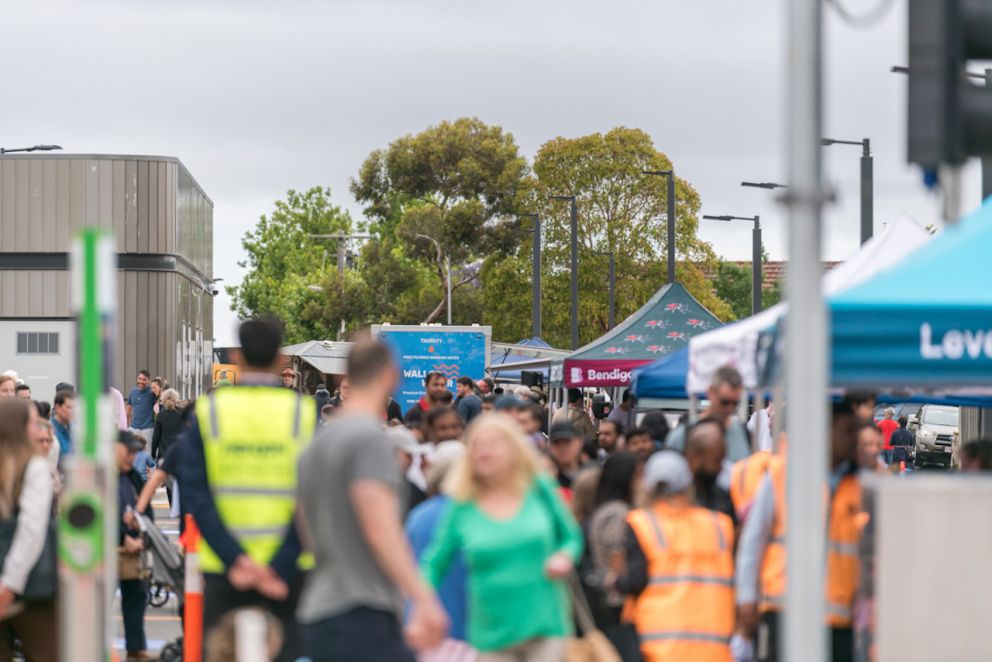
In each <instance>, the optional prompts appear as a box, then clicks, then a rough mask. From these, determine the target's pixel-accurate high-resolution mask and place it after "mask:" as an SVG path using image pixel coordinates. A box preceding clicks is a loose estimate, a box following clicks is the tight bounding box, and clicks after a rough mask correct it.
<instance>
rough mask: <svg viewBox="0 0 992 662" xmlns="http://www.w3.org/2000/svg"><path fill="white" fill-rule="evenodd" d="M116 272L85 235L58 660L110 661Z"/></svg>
mask: <svg viewBox="0 0 992 662" xmlns="http://www.w3.org/2000/svg"><path fill="white" fill-rule="evenodd" d="M115 267H116V258H115V256H114V251H113V242H112V240H111V237H110V235H108V234H105V233H103V232H101V231H100V230H97V229H92V228H88V229H84V230H83V231H82V232H81V233H80V236H79V238H78V239H77V240H76V241H75V243H74V245H73V250H72V253H71V269H72V274H71V277H72V305H73V311H74V312H75V315H76V341H77V344H76V351H77V368H78V373H77V375H76V383H77V384H78V385H79V393H78V394H77V403H78V404H77V408H76V419H75V420H74V421H73V422H72V433H73V434H72V441H73V448H74V451H75V452H74V453H72V454H70V455H68V456H66V458H65V462H64V466H65V471H66V491H65V494H64V496H63V499H62V509H61V513H60V518H59V559H60V581H61V589H62V593H61V597H60V605H61V618H60V637H59V641H60V645H61V649H62V650H61V659H63V660H78V661H79V662H109V660H110V659H111V654H112V652H113V648H112V645H111V642H112V641H113V636H114V621H113V613H112V612H113V605H114V593H115V589H116V584H117V578H116V573H117V546H116V545H115V544H113V542H112V541H115V540H116V539H117V526H118V523H117V519H118V518H117V489H116V486H117V471H116V469H115V468H114V466H113V457H114V454H113V449H114V435H115V434H116V433H115V426H114V419H113V406H114V405H113V401H112V400H111V399H110V396H109V390H108V378H109V376H110V369H109V359H110V357H111V355H112V352H111V330H112V328H113V324H112V322H113V315H114V307H115V293H114V289H115V288H114V278H115V276H114V271H115Z"/></svg>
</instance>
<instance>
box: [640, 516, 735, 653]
mask: <svg viewBox="0 0 992 662" xmlns="http://www.w3.org/2000/svg"><path fill="white" fill-rule="evenodd" d="M627 522H628V523H629V524H630V526H631V528H632V529H633V530H634V533H635V534H636V536H637V542H638V544H639V545H640V547H641V549H642V550H643V551H644V555H645V556H646V557H647V562H648V585H647V587H646V588H645V589H644V591H643V592H641V594H640V595H639V596H637V598H636V600H634V601H633V603H632V605H630V607H632V608H628V610H627V613H628V614H631V613H632V616H633V621H634V625H635V626H636V628H637V633H638V635H639V636H640V639H641V653H642V655H643V656H644V659H645V660H646V661H647V662H655V661H661V660H664V662H673V661H674V662H679V661H685V662H690V661H691V662H730V660H731V659H732V658H731V655H730V645H729V644H730V637H731V635H732V634H733V633H734V555H733V554H734V553H733V545H734V527H733V523H732V522H731V521H730V518H729V517H727V516H726V515H724V514H723V513H716V512H713V511H711V510H707V509H705V508H698V507H696V506H693V505H690V504H688V503H684V504H678V503H674V504H672V503H657V504H654V505H653V506H651V507H650V508H646V509H640V510H635V511H632V512H631V513H630V514H629V515H628V516H627Z"/></svg>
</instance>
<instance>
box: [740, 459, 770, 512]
mask: <svg viewBox="0 0 992 662" xmlns="http://www.w3.org/2000/svg"><path fill="white" fill-rule="evenodd" d="M771 461H772V454H771V453H770V452H768V451H758V452H757V453H753V454H751V455H749V456H747V457H745V458H744V459H743V460H738V461H737V462H736V463H734V466H733V468H732V469H731V471H730V499H731V500H732V501H733V502H734V511H735V512H736V513H737V519H738V520H740V521H744V519H745V518H746V517H747V511H748V509H750V508H751V503H752V502H753V501H754V495H755V494H757V493H758V488H759V487H761V481H762V480H763V479H764V477H765V474H766V473H767V472H768V465H769V464H770V463H771Z"/></svg>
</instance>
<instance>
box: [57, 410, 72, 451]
mask: <svg viewBox="0 0 992 662" xmlns="http://www.w3.org/2000/svg"><path fill="white" fill-rule="evenodd" d="M52 429H53V430H55V438H56V439H58V440H59V453H60V454H61V455H63V456H65V455H69V454H70V453H72V434H71V433H70V432H69V426H68V425H62V424H61V423H59V421H58V419H57V418H55V417H54V416H53V417H52Z"/></svg>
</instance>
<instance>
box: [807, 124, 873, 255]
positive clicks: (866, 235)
mask: <svg viewBox="0 0 992 662" xmlns="http://www.w3.org/2000/svg"><path fill="white" fill-rule="evenodd" d="M820 144H821V145H823V146H824V147H829V146H830V145H858V146H860V147H861V243H862V244H864V243H865V242H866V241H868V240H869V239H871V236H872V234H874V229H875V212H874V206H875V201H874V195H875V194H874V189H875V185H874V159H873V158H872V156H871V141H870V140H869V139H868V138H863V139H862V140H834V139H833V138H821V139H820Z"/></svg>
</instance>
